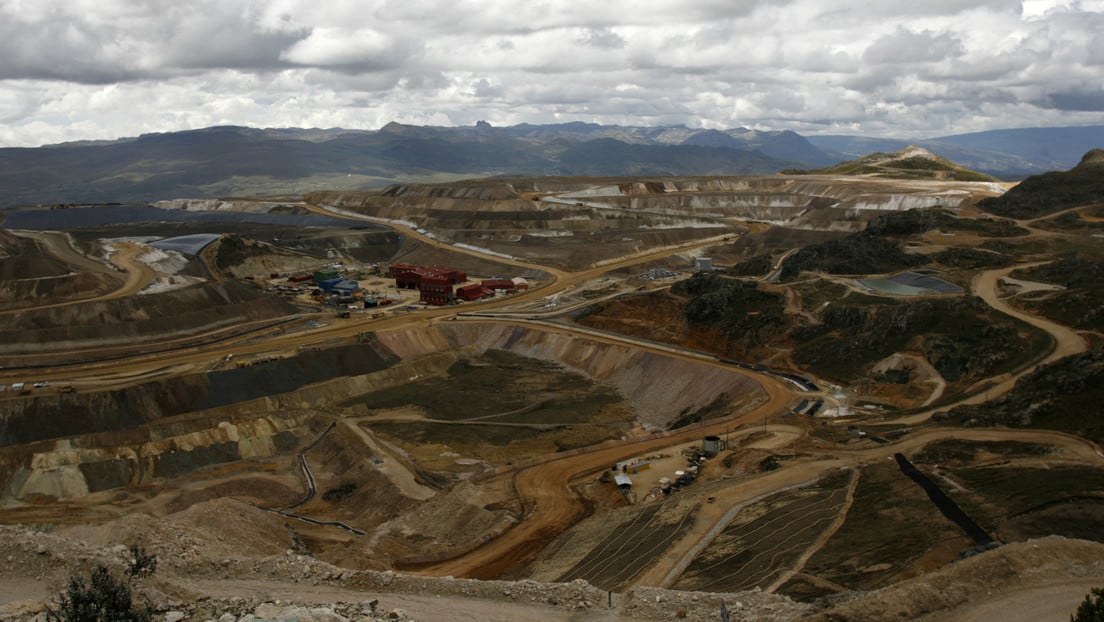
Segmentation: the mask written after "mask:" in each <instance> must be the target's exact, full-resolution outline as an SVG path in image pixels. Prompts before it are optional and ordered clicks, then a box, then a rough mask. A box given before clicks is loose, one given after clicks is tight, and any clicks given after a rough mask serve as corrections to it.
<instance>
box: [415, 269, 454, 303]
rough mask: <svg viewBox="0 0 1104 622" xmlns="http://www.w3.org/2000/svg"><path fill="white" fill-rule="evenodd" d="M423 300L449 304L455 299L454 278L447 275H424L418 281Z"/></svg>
mask: <svg viewBox="0 0 1104 622" xmlns="http://www.w3.org/2000/svg"><path fill="white" fill-rule="evenodd" d="M418 291H419V292H421V294H422V297H421V301H422V302H424V303H426V304H428V305H447V304H449V303H451V302H452V301H453V300H455V296H454V295H453V292H452V279H450V278H449V277H447V276H423V277H422V278H421V281H420V282H419V283H418Z"/></svg>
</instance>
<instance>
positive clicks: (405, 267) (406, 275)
mask: <svg viewBox="0 0 1104 622" xmlns="http://www.w3.org/2000/svg"><path fill="white" fill-rule="evenodd" d="M388 270H389V273H390V276H391V277H392V278H394V279H395V286H396V287H400V288H407V289H414V288H417V287H419V285H420V284H421V282H422V280H423V279H426V278H447V279H448V281H449V284H450V285H456V284H457V283H463V282H464V281H467V280H468V275H467V274H465V273H463V272H461V271H459V270H453V269H452V268H449V267H446V266H428V267H426V266H415V265H413V264H404V263H396V264H391V265H390V266H389V268H388Z"/></svg>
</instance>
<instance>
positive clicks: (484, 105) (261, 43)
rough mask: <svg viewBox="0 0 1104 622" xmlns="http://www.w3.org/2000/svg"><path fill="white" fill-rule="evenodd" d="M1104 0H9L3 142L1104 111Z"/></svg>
mask: <svg viewBox="0 0 1104 622" xmlns="http://www.w3.org/2000/svg"><path fill="white" fill-rule="evenodd" d="M1102 33H1104V0H1080V1H1078V0H1024V1H1023V2H1020V1H1018V0H927V1H926V2H916V1H914V0H913V1H909V2H905V1H902V0H886V1H883V2H876V3H874V2H866V3H857V2H854V1H853V0H846V1H845V0H788V1H781V2H780V1H777V0H771V1H769V2H768V1H766V0H735V1H734V0H704V1H703V0H668V1H651V2H649V1H646V0H643V1H642V0H634V1H632V2H629V1H628V0H610V1H607V2H604V3H595V5H594V6H593V7H588V8H580V4H579V3H577V2H568V1H567V0H544V1H541V2H532V1H530V2H519V1H517V0H455V1H454V2H451V3H441V2H438V1H436V0H434V1H430V0H329V1H327V2H317V1H315V0H270V1H267V2H265V1H261V0H239V1H233V0H221V1H220V0H196V1H192V2H186V3H182V2H175V1H174V2H169V1H166V0H36V1H31V0H0V59H3V60H2V61H0V145H3V146H24V145H38V144H46V143H52V142H59V141H65V140H80V139H97V138H115V137H119V136H130V135H136V134H140V133H144V132H156V131H173V130H180V129H189V128H197V127H204V126H209V125H216V124H239V125H251V126H259V127H279V126H299V127H312V126H313V127H334V126H340V127H352V128H376V127H380V126H382V125H384V124H386V123H387V122H389V121H393V120H394V121H399V122H405V123H424V124H465V125H466V124H471V123H474V122H475V121H476V120H479V119H486V120H488V121H490V122H492V123H494V124H501V125H506V124H513V123H521V122H530V123H549V122H564V121H577V120H581V121H593V122H600V123H620V124H635V125H656V124H673V123H685V124H687V125H691V126H700V127H709V128H725V127H736V126H747V127H755V128H760V129H794V130H797V131H801V132H839V133H864V134H868V135H882V136H900V137H913V136H936V135H940V134H949V133H956V132H967V131H977V130H983V129H992V128H1000V127H1023V126H1034V125H1078V124H1089V123H1104V114H1102V113H1104V89H1102V87H1101V82H1102V80H1101V77H1102V67H1104V34H1102Z"/></svg>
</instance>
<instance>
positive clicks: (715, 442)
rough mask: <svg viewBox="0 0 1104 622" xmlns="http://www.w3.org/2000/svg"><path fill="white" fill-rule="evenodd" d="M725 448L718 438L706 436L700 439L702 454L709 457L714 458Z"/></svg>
mask: <svg viewBox="0 0 1104 622" xmlns="http://www.w3.org/2000/svg"><path fill="white" fill-rule="evenodd" d="M724 448H725V443H724V441H722V440H721V437H719V436H707V437H705V438H704V439H702V453H704V454H706V455H710V456H716V455H717V454H719V453H721V451H723V450H724Z"/></svg>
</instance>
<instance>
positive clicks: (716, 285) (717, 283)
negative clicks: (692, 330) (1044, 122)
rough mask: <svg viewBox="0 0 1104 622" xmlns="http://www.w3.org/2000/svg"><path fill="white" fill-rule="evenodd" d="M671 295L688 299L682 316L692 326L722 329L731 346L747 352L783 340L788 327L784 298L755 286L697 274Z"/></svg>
mask: <svg viewBox="0 0 1104 622" xmlns="http://www.w3.org/2000/svg"><path fill="white" fill-rule="evenodd" d="M672 291H673V292H674V293H675V294H679V295H685V296H688V297H689V301H688V302H687V304H686V307H685V309H684V311H683V313H684V314H685V316H686V319H687V321H688V322H689V323H690V324H691V325H696V326H704V327H715V328H719V329H721V331H722V332H723V333H724V335H725V336H726V337H727V338H728V339H729V340H730V342H734V343H737V344H740V345H741V346H743V347H745V348H750V347H754V346H757V345H761V344H764V343H767V342H768V341H770V340H771V339H772V338H776V337H778V336H780V335H781V334H782V332H783V331H784V329H785V327H786V326H787V324H788V322H787V320H786V319H785V317H784V315H783V312H784V310H785V300H784V299H783V297H782V296H780V295H778V294H773V293H770V292H765V291H762V290H760V289H759V286H758V285H757V284H756V283H751V282H747V281H741V280H739V279H732V278H726V277H723V276H720V275H718V274H716V273H698V274H695V275H694V276H692V277H691V278H689V279H687V280H685V281H681V282H679V283H676V284H675V285H674V287H672Z"/></svg>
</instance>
